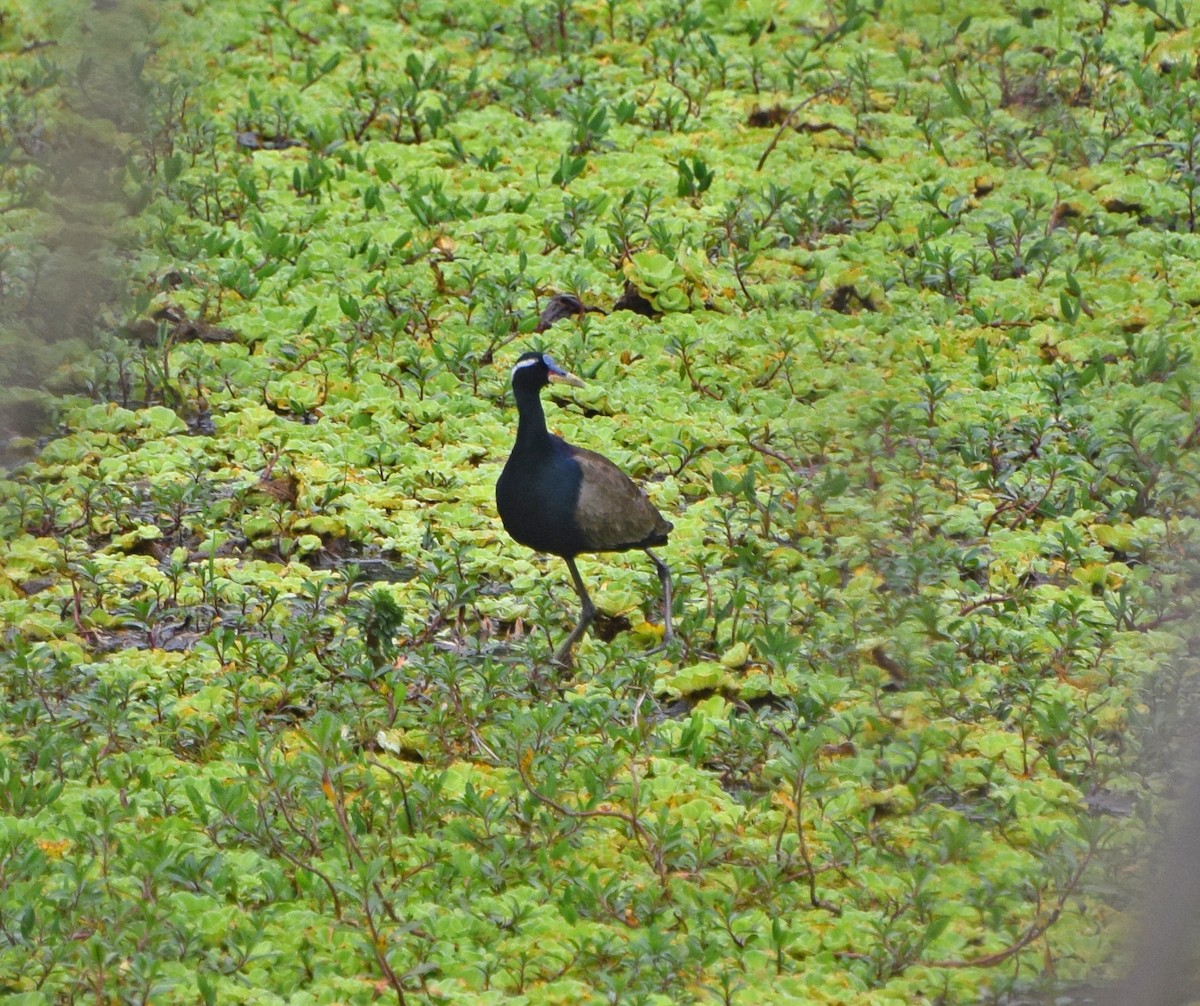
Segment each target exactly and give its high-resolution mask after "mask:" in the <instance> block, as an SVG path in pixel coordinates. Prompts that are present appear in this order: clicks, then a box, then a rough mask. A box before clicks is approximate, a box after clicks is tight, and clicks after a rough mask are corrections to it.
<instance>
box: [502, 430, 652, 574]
mask: <svg viewBox="0 0 1200 1006" xmlns="http://www.w3.org/2000/svg"><path fill="white" fill-rule="evenodd" d="M496 509H497V510H498V511H499V513H500V520H501V521H502V522H503V524H504V529H505V530H506V531H507V532H508V533H509V534H510V535H512V537H513V538H514V539H515V540H516V541H518V542H520V543H521V544H522V545H525V546H527V547H529V548H532V549H535V550H536V551H539V552H549V553H550V554H551V555H560V556H575V555H578V554H579V553H580V552H622V551H625V550H626V549H631V548H648V547H649V546H651V545H662V544H664V543H665V542H666V540H667V535H668V534H669V533H670V531H671V528H672V524H671V523H670V521H667V520H665V519H663V516H662V514H660V513H659V512H658V510H657V509H656V508H655V506H654V504H653V503H651V502H650V500H649V498H648V497H647V496H646V494H645V493H644V492H642V491H641V489H639V488H638V487H637V486H636V485H634V483H633V482H632V481H631V480H630V478H629V477H628V476H627V475H626V474H625V473H624V472H623V471H621V469H620V468H618V467H617V466H616V465H614V464H613V463H612V462H611V461H609V460H608V458H606V457H604V456H603V455H601V454H597V453H596V452H595V451H589V450H587V449H585V448H582V447H575V446H573V445H571V444H568V443H566V441H564V440H563V439H562V438H560V437H555V436H551V437H550V438H549V444H548V445H546V449H542V450H538V451H530V452H523V451H518V450H514V451H513V453H512V454H511V455H510V456H509V459H508V462H507V463H506V464H505V466H504V471H503V472H502V473H501V475H500V479H499V480H498V481H497V483H496Z"/></svg>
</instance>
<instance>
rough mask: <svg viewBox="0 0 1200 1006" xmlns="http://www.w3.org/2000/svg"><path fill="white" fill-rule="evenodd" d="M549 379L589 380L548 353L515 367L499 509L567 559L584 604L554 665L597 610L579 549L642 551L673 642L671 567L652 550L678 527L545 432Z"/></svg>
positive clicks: (530, 541)
mask: <svg viewBox="0 0 1200 1006" xmlns="http://www.w3.org/2000/svg"><path fill="white" fill-rule="evenodd" d="M551 381H556V382H560V383H563V384H570V385H573V386H575V387H583V385H584V382H583V381H582V380H581V379H580V378H578V377H576V376H575V375H574V374H572V373H569V372H568V371H566V370H563V368H562V367H560V366H559V365H558V364H557V363H555V362H554V359H553V357H551V356H550V355H549V354H548V353H542V352H528V353H524V354H522V355H521V356H520V357H519V358H518V359H517V362H516V364H515V365H514V366H513V369H512V390H513V398H514V399H515V400H516V403H517V437H516V441H515V442H514V444H513V449H512V453H511V454H509V456H508V461H507V462H505V465H504V470H503V471H502V472H501V473H500V478H499V479H498V480H497V482H496V509H497V511H499V514H500V520H501V523H503V525H504V530H505V531H506V532H508V534H509V536H510V537H512V538H513V539H514V540H515V541H517V542H518V543H519V544H521V545H525V546H527V547H528V548H531V549H533V550H534V551H535V552H546V553H549V554H550V555H557V556H559V557H561V558H562V559H564V560H566V563H567V569H568V570H570V573H571V579H572V581H574V584H575V592H576V593H577V594H578V595H579V600H580V602H581V603H582V605H583V610H582V611H581V612H580V614H579V621H578V622H577V623H576V625H575V628H574V629H572V630H571V634H570V635H569V636H567V639H566V641H565V642H564V643H563V644H562V646H560V647H559V649H558V651H557V652H556V653H555V655H554V661H555V663H557V664H559V665H560V666H562V667H564V668H568V669H569V668H570V667H571V666H572V648H573V647H574V645H575V643H576V642H578V641H579V639H580V637H581V636H582V635H583V634H584V632H586V631H587V628H588V626H589V625H591V623H592V619H593V618H595V615H596V606H595V605H594V604H593V603H592V599H591V597H590V596H589V595H588V592H587V587H585V586H584V583H583V578H582V577H581V576H580V575H579V568H578V567H577V566H576V565H575V557H576V556H577V555H579V554H580V553H581V552H625V551H629V550H631V549H638V548H640V549H642V550H643V551H644V552H645V553H646V554H647V555H648V556H649V557H650V559H651V561H652V562H653V563H654V568H655V570H656V571H657V573H658V579H659V582H660V583H661V584H662V592H663V642H664V643H667V642H669V641H670V640H671V638H672V635H673V633H672V628H671V571H670V569H669V568H668V566H667V564H666V563H665V562H663V561H662V560H661V559H660V558H659V557H658V556H657V555H655V554H654V553H653V552H651V551H650V549H651V546H655V545H665V544H666V543H667V536H668V535H669V534H670V533H671V531H672V529H673V528H674V525H673V524H672V523H671V522H670V521H669V520H667V519H666V518H664V517H663V515H662V514H661V513H659V512H658V509H657V508H656V507H655V506H654V504H653V503H651V502H650V499H649V497H647V496H646V494H645V493H644V492H642V490H641V489H639V488H638V487H637V486H636V485H634V483H633V481H632V480H631V479H630V478H629V476H628V475H626V474H625V473H624V472H623V471H621V469H620V468H618V467H617V466H616V465H615V464H613V463H612V462H611V461H609V460H608V458H606V457H604V455H602V454H597V453H596V452H595V451H589V450H587V449H586V448H584V447H576V446H575V445H574V444H569V443H567V442H566V441H565V440H563V439H562V437H558V436H555V435H554V434H552V433H551V432H550V431H549V430H547V429H546V415H545V413H544V412H543V411H542V399H541V391H542V388H544V387H545V386H546V385H547V384H548V383H549V382H551Z"/></svg>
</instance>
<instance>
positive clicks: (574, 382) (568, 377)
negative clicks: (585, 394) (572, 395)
mask: <svg viewBox="0 0 1200 1006" xmlns="http://www.w3.org/2000/svg"><path fill="white" fill-rule="evenodd" d="M550 380H551V381H553V382H554V383H555V384H570V385H571V386H572V387H575V388H582V387H583V378H582V377H576V376H575V375H574V374H572V373H569V372H568V371H565V370H564V371H562V372H561V373H556V372H555V371H553V370H552V371H550Z"/></svg>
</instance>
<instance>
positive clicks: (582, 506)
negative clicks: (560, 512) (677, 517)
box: [571, 447, 673, 552]
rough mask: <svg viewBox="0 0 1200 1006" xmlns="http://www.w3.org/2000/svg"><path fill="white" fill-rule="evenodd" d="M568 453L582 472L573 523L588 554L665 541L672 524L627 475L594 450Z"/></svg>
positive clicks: (658, 543) (581, 449)
mask: <svg viewBox="0 0 1200 1006" xmlns="http://www.w3.org/2000/svg"><path fill="white" fill-rule="evenodd" d="M571 453H572V456H573V457H574V458H575V460H576V461H577V462H579V466H580V468H582V469H583V481H582V483H581V484H580V487H579V502H578V504H577V505H576V507H575V520H576V522H577V523H578V525H579V530H580V531H582V532H583V536H584V538H585V539H586V540H587V542H588V550H589V551H595V552H618V551H621V550H622V549H626V548H641V547H645V546H648V545H661V544H663V543H664V542H665V541H666V540H667V534H668V533H669V532H670V530H671V528H672V526H673V525H672V524H671V522H670V521H668V520H665V519H664V518H663V515H662V514H660V513H659V512H658V510H657V509H656V508H655V506H654V504H653V503H651V502H650V499H649V497H647V496H646V494H645V493H644V492H642V490H641V489H639V488H638V487H637V486H636V485H634V484H633V482H632V481H631V480H630V478H629V476H628V475H626V474H625V473H624V472H623V471H621V469H620V468H618V467H617V466H616V465H614V464H613V463H612V462H611V461H609V460H608V458H606V457H604V455H602V454H597V453H596V452H595V451H589V450H586V449H585V448H582V447H572V449H571Z"/></svg>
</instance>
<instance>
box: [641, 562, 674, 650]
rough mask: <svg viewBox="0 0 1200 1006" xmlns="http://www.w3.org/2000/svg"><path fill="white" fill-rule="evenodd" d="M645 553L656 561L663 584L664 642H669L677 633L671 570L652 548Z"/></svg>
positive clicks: (659, 580) (660, 581) (656, 567)
mask: <svg viewBox="0 0 1200 1006" xmlns="http://www.w3.org/2000/svg"><path fill="white" fill-rule="evenodd" d="M645 553H646V554H647V555H648V556H650V561H651V562H653V563H654V568H655V569H657V570H658V582H659V583H661V584H662V592H663V642H664V643H669V642H670V641H671V638H672V637H673V636H674V635H675V631H674V630H673V629H672V628H671V570H670V569H669V568H668V567H667V564H666V563H665V562H663V561H662V560H661V559H660V558H659V557H658V556H656V555H655V554H654V553H653V552H651V551H650V549H645Z"/></svg>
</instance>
